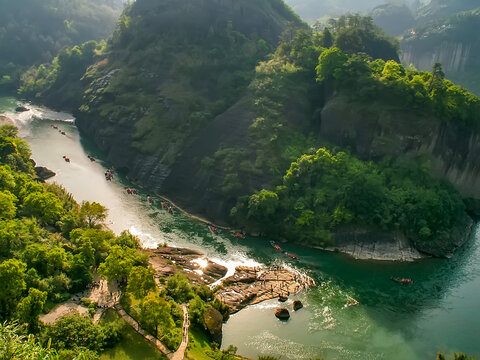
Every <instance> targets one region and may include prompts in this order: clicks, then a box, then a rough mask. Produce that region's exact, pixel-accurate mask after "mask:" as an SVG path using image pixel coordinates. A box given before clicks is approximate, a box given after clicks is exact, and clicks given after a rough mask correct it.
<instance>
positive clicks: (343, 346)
mask: <svg viewBox="0 0 480 360" xmlns="http://www.w3.org/2000/svg"><path fill="white" fill-rule="evenodd" d="M15 104H16V102H15V99H13V98H6V97H2V98H0V113H2V112H6V114H7V116H9V117H11V118H12V119H14V121H15V123H16V124H17V126H18V127H19V128H20V135H21V136H22V137H23V138H24V139H25V140H27V141H28V142H29V143H30V146H31V148H32V151H33V156H32V157H33V158H34V159H35V161H36V162H37V163H38V164H39V165H42V166H46V167H48V168H50V169H52V170H53V171H55V172H56V173H57V176H56V177H55V178H53V181H56V182H58V183H60V184H62V185H63V186H65V188H66V189H67V190H68V191H69V192H71V193H72V194H73V195H74V197H75V198H76V200H77V201H82V200H95V201H99V202H101V203H103V204H104V205H105V206H107V207H108V208H109V209H110V210H109V217H108V220H107V221H108V223H109V226H110V227H111V228H112V229H113V230H114V231H115V232H117V233H118V232H120V231H121V230H123V229H128V230H130V231H131V232H132V233H134V234H136V235H138V236H139V237H140V238H141V239H142V242H143V244H144V246H145V247H155V246H156V244H157V243H159V242H161V243H163V242H168V243H169V244H170V245H174V246H184V247H190V248H195V249H200V250H202V251H203V252H204V253H205V254H206V256H208V257H209V258H211V259H212V260H213V261H216V262H218V263H221V264H224V265H226V266H228V267H229V269H230V272H231V271H233V269H234V267H235V266H236V265H239V264H245V265H256V264H259V263H261V264H273V263H278V264H281V263H285V262H286V263H287V264H289V265H290V266H293V267H296V268H298V269H299V270H301V271H304V272H306V273H308V274H309V275H310V276H312V277H313V278H314V279H315V280H316V281H317V283H318V285H319V286H318V287H316V288H314V289H311V290H309V291H307V292H304V293H302V294H299V295H298V296H295V297H294V298H292V299H290V300H289V302H287V307H290V308H291V301H293V299H300V300H302V302H303V303H304V305H305V307H304V308H303V309H302V310H300V311H298V312H296V313H293V314H292V317H291V319H290V320H289V321H288V322H281V321H278V320H277V319H276V318H275V317H274V316H273V309H274V308H275V307H276V306H277V305H278V302H277V301H268V302H264V303H262V304H259V305H256V306H251V307H249V308H247V309H245V310H242V311H240V312H239V313H237V314H235V315H233V316H232V317H231V318H230V320H229V321H228V323H227V324H225V325H224V328H223V330H224V342H223V345H224V346H227V345H229V344H234V345H235V346H237V347H238V352H239V353H240V354H242V355H244V356H249V357H252V358H256V357H257V356H258V355H261V354H271V355H275V356H281V359H282V360H287V359H314V358H315V357H323V358H324V359H414V360H416V359H435V356H436V352H437V351H439V350H440V351H444V352H446V353H451V352H453V351H457V352H458V351H463V352H467V353H469V354H470V355H473V356H477V357H478V356H480V305H479V300H480V260H479V259H480V244H479V239H480V227H479V226H478V225H477V226H476V227H475V229H474V233H473V235H472V239H471V241H470V242H469V243H467V244H466V245H465V246H464V247H463V248H461V249H460V250H459V251H458V252H457V253H456V255H455V256H454V257H453V258H452V259H426V260H422V261H418V262H415V263H391V262H372V261H355V260H353V259H350V258H348V257H346V256H343V255H341V254H335V253H328V252H324V251H320V250H313V249H309V248H303V247H299V246H294V245H289V244H285V245H282V247H284V248H285V249H286V250H288V251H290V252H294V253H295V254H297V255H298V256H299V258H300V261H298V262H295V263H291V262H289V261H288V260H287V259H286V258H285V257H284V256H283V255H281V254H279V253H276V252H275V250H274V249H273V248H272V247H271V246H270V244H269V241H268V239H260V238H257V239H244V240H243V239H240V240H239V239H235V238H233V237H232V236H230V235H229V234H228V233H226V232H225V233H222V232H220V233H219V234H215V235H214V234H212V233H210V231H209V230H208V229H207V227H206V226H205V225H203V224H200V223H197V222H195V221H193V220H190V219H188V218H186V217H184V216H182V215H180V214H178V213H176V214H174V215H170V214H168V213H167V212H166V211H163V210H161V209H159V208H158V207H157V206H152V205H149V204H148V203H147V201H146V194H145V193H140V194H139V195H137V196H132V195H127V194H126V192H125V186H131V184H129V183H128V182H127V181H126V180H125V179H122V178H118V177H116V178H115V179H114V181H113V182H112V183H110V182H107V181H105V178H104V172H105V168H106V167H108V164H104V163H102V162H101V161H97V162H91V161H90V160H89V159H88V158H87V154H88V155H92V156H95V157H97V158H101V155H100V154H99V153H97V152H96V150H95V147H94V146H92V145H91V144H90V143H89V142H88V141H86V140H85V139H82V138H81V137H80V136H79V134H78V131H77V129H76V127H75V125H74V122H73V119H72V117H71V115H69V114H66V113H56V112H53V111H50V110H48V109H44V108H40V107H36V106H29V105H27V106H28V107H30V108H31V110H30V111H28V112H25V113H21V114H14V113H13V109H14V108H15V106H16V105H15ZM52 124H55V125H57V126H58V127H59V128H61V129H62V130H64V131H65V132H66V136H63V135H61V134H60V133H59V132H58V131H56V130H54V129H52V127H51V125H52ZM63 155H66V156H68V157H69V158H71V160H72V162H71V163H70V164H67V163H66V162H65V161H64V160H63V158H62V156H63ZM157 203H158V201H157ZM391 276H399V277H409V278H412V279H414V281H415V283H414V285H413V286H402V285H400V284H397V283H395V282H392V281H391V280H390V277H391ZM350 298H354V299H356V300H358V301H359V303H360V305H359V306H354V307H346V306H345V305H346V303H347V301H348V299H350Z"/></svg>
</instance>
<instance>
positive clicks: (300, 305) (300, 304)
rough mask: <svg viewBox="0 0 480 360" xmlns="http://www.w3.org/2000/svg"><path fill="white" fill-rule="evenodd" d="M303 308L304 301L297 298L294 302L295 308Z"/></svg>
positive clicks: (295, 309)
mask: <svg viewBox="0 0 480 360" xmlns="http://www.w3.org/2000/svg"><path fill="white" fill-rule="evenodd" d="M301 308H303V304H302V302H301V301H300V300H295V301H294V302H293V310H294V311H297V310H300V309H301Z"/></svg>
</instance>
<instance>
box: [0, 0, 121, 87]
mask: <svg viewBox="0 0 480 360" xmlns="http://www.w3.org/2000/svg"><path fill="white" fill-rule="evenodd" d="M122 9H123V0H42V1H37V0H15V1H11V0H0V54H1V56H0V90H1V89H5V88H10V89H12V87H13V89H14V87H15V86H16V85H17V84H18V82H17V81H18V78H19V75H20V73H21V72H22V71H24V70H25V69H26V68H28V67H29V66H31V65H34V64H37V65H38V64H41V63H44V62H48V61H50V60H51V59H52V58H53V57H54V56H56V55H57V53H58V52H59V51H60V50H61V49H62V48H63V47H65V46H68V47H72V46H73V45H75V44H81V43H83V42H85V41H88V40H100V39H105V38H107V37H109V36H110V34H111V33H112V31H113V29H114V28H115V24H116V21H117V19H118V16H119V15H120V12H121V10H122Z"/></svg>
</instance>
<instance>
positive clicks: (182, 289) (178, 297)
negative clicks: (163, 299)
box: [165, 272, 194, 304]
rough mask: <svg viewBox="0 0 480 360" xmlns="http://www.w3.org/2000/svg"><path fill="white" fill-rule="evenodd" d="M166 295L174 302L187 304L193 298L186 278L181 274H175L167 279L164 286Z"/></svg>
mask: <svg viewBox="0 0 480 360" xmlns="http://www.w3.org/2000/svg"><path fill="white" fill-rule="evenodd" d="M165 289H166V291H167V295H168V296H171V297H172V298H173V299H174V300H175V301H176V302H178V303H180V304H182V303H187V302H188V301H189V300H190V299H192V298H193V296H194V293H193V290H192V287H191V286H190V283H189V282H188V279H187V277H186V276H185V275H184V274H183V273H180V272H178V273H176V274H175V275H172V276H170V277H169V278H168V279H167V285H166V286H165Z"/></svg>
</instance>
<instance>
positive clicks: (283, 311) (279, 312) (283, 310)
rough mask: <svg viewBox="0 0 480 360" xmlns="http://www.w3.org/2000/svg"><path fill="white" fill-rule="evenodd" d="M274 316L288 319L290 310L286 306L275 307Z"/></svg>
mask: <svg viewBox="0 0 480 360" xmlns="http://www.w3.org/2000/svg"><path fill="white" fill-rule="evenodd" d="M275 316H276V317H277V318H279V319H280V320H288V319H290V312H289V311H288V310H287V309H286V308H278V309H275Z"/></svg>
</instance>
